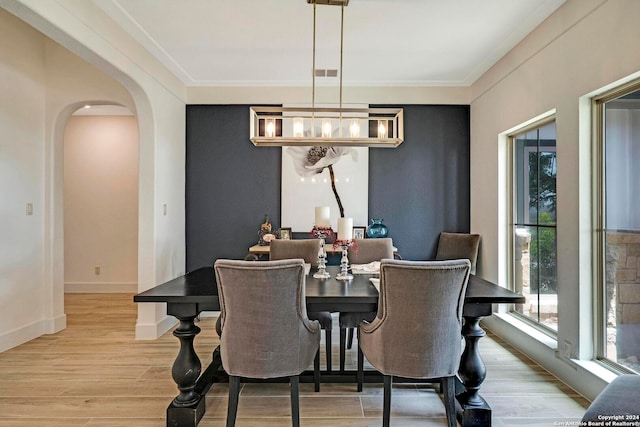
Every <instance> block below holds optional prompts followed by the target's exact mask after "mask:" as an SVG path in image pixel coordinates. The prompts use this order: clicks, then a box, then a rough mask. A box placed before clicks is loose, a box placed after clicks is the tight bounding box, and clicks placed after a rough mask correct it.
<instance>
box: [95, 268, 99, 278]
mask: <svg viewBox="0 0 640 427" xmlns="http://www.w3.org/2000/svg"><path fill="white" fill-rule="evenodd" d="M95 273H96V276H99V275H100V267H96V268H95Z"/></svg>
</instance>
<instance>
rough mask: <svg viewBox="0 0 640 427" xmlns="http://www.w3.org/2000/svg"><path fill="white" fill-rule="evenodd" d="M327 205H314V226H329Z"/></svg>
mask: <svg viewBox="0 0 640 427" xmlns="http://www.w3.org/2000/svg"><path fill="white" fill-rule="evenodd" d="M330 212H331V211H330V209H329V206H316V227H329V217H330Z"/></svg>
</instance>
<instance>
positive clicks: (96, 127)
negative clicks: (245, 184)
mask: <svg viewBox="0 0 640 427" xmlns="http://www.w3.org/2000/svg"><path fill="white" fill-rule="evenodd" d="M64 248H65V251H64V282H65V292H133V293H135V291H136V290H137V288H138V286H137V282H138V126H137V121H136V119H135V117H133V116H72V117H71V118H70V119H69V121H68V122H67V126H66V128H65V136H64ZM96 267H98V268H99V272H96V271H95V269H96Z"/></svg>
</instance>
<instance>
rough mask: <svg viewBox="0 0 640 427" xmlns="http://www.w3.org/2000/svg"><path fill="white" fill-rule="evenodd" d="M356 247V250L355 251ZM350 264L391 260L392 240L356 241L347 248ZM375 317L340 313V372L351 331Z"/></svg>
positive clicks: (370, 314) (368, 313) (351, 337)
mask: <svg viewBox="0 0 640 427" xmlns="http://www.w3.org/2000/svg"><path fill="white" fill-rule="evenodd" d="M356 247H357V249H356ZM348 256H349V263H350V264H368V263H370V262H373V261H380V260H383V259H393V240H392V239H391V238H389V237H386V238H382V239H361V240H356V245H355V246H354V247H351V248H349V252H348ZM374 317H376V312H375V311H372V312H366V313H340V317H339V318H338V323H339V325H340V372H344V365H345V356H346V355H345V353H346V349H347V348H349V349H350V348H351V346H352V345H353V331H354V329H355V328H357V327H358V325H359V324H360V322H362V321H367V322H370V321H372V320H373V318H374ZM347 333H348V334H349V336H348V338H347V336H346V335H347Z"/></svg>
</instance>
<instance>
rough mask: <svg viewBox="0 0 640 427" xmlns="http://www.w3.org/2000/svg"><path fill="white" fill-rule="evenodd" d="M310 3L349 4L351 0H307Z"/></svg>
mask: <svg viewBox="0 0 640 427" xmlns="http://www.w3.org/2000/svg"><path fill="white" fill-rule="evenodd" d="M307 3H309V4H326V5H329V6H349V0H307Z"/></svg>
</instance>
